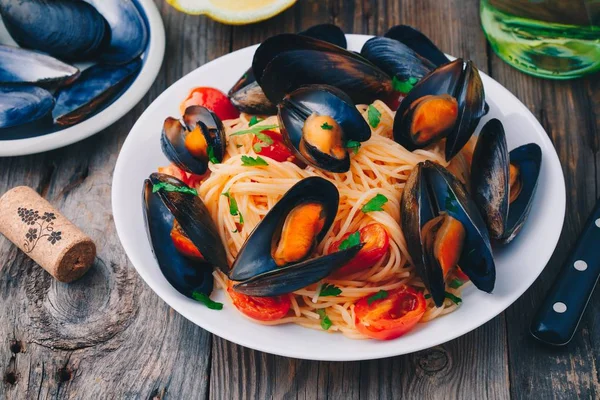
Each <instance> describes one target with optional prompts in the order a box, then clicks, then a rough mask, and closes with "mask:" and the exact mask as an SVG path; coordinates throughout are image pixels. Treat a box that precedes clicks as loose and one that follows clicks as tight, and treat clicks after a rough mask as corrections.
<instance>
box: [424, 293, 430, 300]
mask: <svg viewBox="0 0 600 400" xmlns="http://www.w3.org/2000/svg"><path fill="white" fill-rule="evenodd" d="M423 297H425V298H426V299H430V298H431V295H430V294H429V293H427V294H426V295H425V296H423Z"/></svg>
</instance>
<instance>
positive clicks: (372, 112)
mask: <svg viewBox="0 0 600 400" xmlns="http://www.w3.org/2000/svg"><path fill="white" fill-rule="evenodd" d="M367 119H368V120H369V125H371V128H377V126H379V122H381V112H380V111H379V110H378V109H377V108H376V107H375V106H374V105H373V104H371V105H369V108H368V110H367Z"/></svg>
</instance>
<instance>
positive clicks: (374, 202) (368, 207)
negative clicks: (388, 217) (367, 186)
mask: <svg viewBox="0 0 600 400" xmlns="http://www.w3.org/2000/svg"><path fill="white" fill-rule="evenodd" d="M387 202H388V198H387V197H385V196H384V195H382V194H377V195H376V196H375V197H373V198H372V199H371V200H369V201H368V202H367V204H365V205H364V206H362V208H361V211H362V212H364V213H368V212H371V211H383V205H384V204H385V203H387Z"/></svg>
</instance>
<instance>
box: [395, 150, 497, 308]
mask: <svg viewBox="0 0 600 400" xmlns="http://www.w3.org/2000/svg"><path fill="white" fill-rule="evenodd" d="M401 225H402V231H403V232H404V237H405V239H406V244H407V246H408V251H409V254H410V256H411V258H412V261H413V264H414V265H415V267H416V270H417V273H418V274H419V276H420V277H421V279H422V280H423V283H424V284H425V287H426V288H427V289H428V290H429V292H430V293H431V296H432V298H433V301H434V303H435V304H436V306H438V307H440V306H441V305H442V304H443V302H444V298H445V288H446V283H445V279H446V277H447V276H448V274H449V273H450V272H451V271H452V269H453V268H455V267H456V266H460V269H461V270H462V271H463V272H464V273H465V274H466V275H467V276H468V277H469V279H470V280H471V281H472V282H473V284H475V286H476V287H477V288H479V289H480V290H483V291H485V292H488V293H489V292H491V291H492V290H493V289H494V283H495V279H496V268H495V264H494V259H493V257H492V249H491V245H490V241H489V236H488V232H487V229H486V226H485V222H484V221H483V220H482V218H481V216H480V215H479V212H478V210H477V207H476V205H475V204H474V203H473V200H472V199H471V198H470V197H469V195H468V194H467V191H466V188H465V187H464V186H463V184H462V183H460V182H459V181H458V180H457V179H456V178H455V177H454V176H453V175H452V174H451V173H450V172H449V171H447V170H446V169H445V168H443V167H441V166H439V165H437V164H435V163H432V162H430V161H425V162H423V163H419V164H417V166H416V167H415V168H414V169H413V171H412V173H411V175H410V176H409V178H408V181H407V182H406V186H405V187H404V191H403V194H402V199H401Z"/></svg>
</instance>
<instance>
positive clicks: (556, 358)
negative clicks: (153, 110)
mask: <svg viewBox="0 0 600 400" xmlns="http://www.w3.org/2000/svg"><path fill="white" fill-rule="evenodd" d="M156 3H157V6H158V7H159V8H160V10H161V13H162V16H163V18H164V22H165V26H166V31H167V52H166V56H165V61H164V64H163V67H162V70H161V72H160V74H159V76H158V79H157V80H156V82H155V83H154V86H153V87H152V89H151V90H150V92H149V93H148V95H146V97H145V98H144V100H143V101H142V102H141V103H140V104H138V105H137V106H136V107H135V108H134V109H133V110H132V111H131V112H129V114H127V116H126V117H124V118H123V119H122V120H121V121H119V122H118V123H116V124H114V125H113V126H111V127H109V128H108V129H106V130H105V131H103V132H102V133H100V134H98V135H96V136H94V137H92V138H90V139H88V140H85V141H83V142H81V143H78V144H75V145H72V146H69V147H67V148H64V149H61V150H56V151H53V152H49V153H45V154H40V155H34V156H29V157H19V158H4V159H0V171H1V173H0V193H3V192H4V191H5V190H7V189H9V188H11V187H13V186H16V185H29V186H32V187H33V188H36V189H37V190H38V191H39V192H40V193H42V194H43V195H44V196H45V197H46V198H48V199H49V200H50V201H51V202H53V203H54V204H56V205H57V206H58V207H60V208H61V209H62V210H63V211H64V213H65V214H66V215H67V216H68V217H69V218H71V219H72V220H73V221H74V222H75V223H76V224H77V225H79V226H82V227H83V228H84V230H85V231H87V232H88V233H89V234H90V235H91V236H92V237H93V238H94V240H95V241H96V243H97V245H98V249H99V261H98V263H97V265H96V266H95V268H93V269H92V271H91V273H89V274H88V275H87V276H86V277H84V278H83V279H82V280H81V281H79V282H76V283H74V284H71V285H64V284H60V283H57V282H55V281H53V280H52V279H51V278H50V277H49V276H48V275H47V274H46V273H44V272H43V271H42V270H41V269H40V268H38V267H37V266H35V265H34V263H33V262H32V261H30V260H29V259H28V258H27V257H25V256H24V255H23V254H22V253H21V252H20V251H18V250H17V248H16V247H14V246H13V245H11V244H10V243H9V242H8V241H6V240H4V239H3V238H0V268H1V269H0V379H1V381H0V399H4V398H6V399H20V398H44V399H45V398H50V397H52V398H72V399H80V398H91V399H100V398H144V399H148V398H152V399H154V398H156V399H165V398H172V399H187V398H190V399H191V398H194V399H196V398H198V399H205V398H206V399H208V398H210V399H237V398H240V399H250V398H252V399H253V398H261V399H262V398H276V399H279V398H302V399H304V398H306V399H316V398H319V399H320V398H325V397H328V398H334V399H337V398H343V399H355V398H369V399H375V398H400V397H403V398H416V399H421V398H427V399H437V398H466V399H482V398H498V399H505V398H517V399H528V398H565V399H567V398H594V397H596V396H597V394H598V393H600V383H599V377H598V370H597V364H598V363H599V361H600V360H599V357H600V316H599V311H600V309H599V307H600V306H599V302H598V300H600V293H598V292H596V294H595V296H594V298H593V300H592V301H591V302H590V305H589V306H588V310H587V312H586V314H585V316H584V319H583V321H582V323H581V326H580V329H579V331H578V333H577V334H576V336H575V338H574V339H573V341H572V342H571V344H569V345H568V346H566V347H564V348H547V347H544V346H542V345H540V344H538V343H536V342H535V341H534V340H533V339H532V338H531V337H530V335H529V333H528V326H529V322H530V320H531V318H532V314H533V312H534V310H535V308H536V307H537V306H538V305H539V303H540V302H541V299H542V296H543V294H544V293H545V292H546V290H547V289H548V288H549V286H550V284H551V282H552V280H553V278H554V276H555V274H556V273H557V271H558V269H559V267H560V264H561V262H562V261H563V260H564V259H565V257H566V255H567V254H566V253H567V251H568V249H569V248H570V247H571V246H572V245H573V244H574V241H575V239H576V237H577V234H578V232H579V230H580V229H581V227H582V224H583V222H584V220H585V218H586V216H587V214H588V213H589V212H590V211H591V209H592V207H593V205H594V203H595V200H596V197H598V195H599V194H598V192H599V189H600V176H599V172H600V166H599V162H600V152H599V146H600V143H599V142H600V84H599V80H598V76H596V77H590V78H588V79H582V80H576V81H569V82H552V81H544V80H540V79H536V78H532V77H529V76H526V75H524V74H522V73H520V72H518V71H516V70H514V69H512V68H511V67H509V66H508V65H506V64H504V63H503V62H502V61H501V60H500V59H499V58H498V57H496V56H495V55H494V54H493V52H492V51H491V50H490V47H489V46H488V45H487V44H486V40H485V37H484V35H483V32H482V31H481V28H480V26H479V7H478V6H479V0H396V1H375V0H371V1H358V0H357V1H350V0H347V1H346V0H300V1H298V4H297V5H296V6H294V7H293V8H291V9H290V10H288V11H286V12H285V13H283V14H282V15H279V16H278V17H276V18H273V19H271V20H270V21H267V22H263V23H260V24H256V25H251V26H246V27H230V26H225V25H221V24H219V23H216V22H213V21H211V20H209V19H207V18H205V17H192V16H186V15H184V14H181V13H178V12H176V11H175V10H174V9H172V8H171V7H169V6H168V5H167V4H166V3H164V1H163V0H156ZM323 22H333V23H335V24H338V25H340V26H341V27H342V28H343V29H344V30H345V31H346V32H355V33H369V34H382V33H383V32H385V31H386V30H387V28H389V27H390V26H392V25H395V24H398V23H405V24H411V25H413V26H416V27H417V28H419V29H421V30H422V31H424V32H425V33H426V34H427V35H429V36H430V37H431V38H432V39H433V40H434V41H435V42H436V43H438V44H439V46H440V47H441V48H442V49H443V50H444V51H446V52H448V53H451V54H455V55H461V56H463V57H465V58H470V59H472V60H474V62H475V63H476V65H477V66H478V67H479V68H480V69H482V70H483V71H485V72H487V73H488V74H490V75H491V76H492V77H494V78H495V79H496V80H498V81H499V82H500V83H502V84H503V85H505V86H506V87H507V88H508V89H509V90H510V91H512V92H513V93H514V94H516V95H517V97H518V98H520V99H521V100H522V101H523V102H524V103H525V104H526V105H527V106H528V107H529V109H530V110H531V111H532V112H533V113H534V115H535V116H536V117H537V118H538V119H539V120H540V121H541V123H542V124H543V125H544V127H545V128H546V130H547V132H548V134H549V135H550V137H551V139H552V140H553V142H554V144H555V146H556V148H557V150H558V154H559V156H560V158H561V161H562V165H563V170H564V173H565V178H566V182H567V193H568V198H567V206H568V207H567V208H568V211H567V217H566V221H565V228H564V231H563V235H562V238H561V240H560V243H559V246H558V248H557V249H556V251H555V254H554V257H553V258H552V261H551V262H550V264H549V265H548V267H547V268H546V270H545V271H544V273H543V274H542V276H541V277H540V279H538V280H537V282H536V283H535V284H534V285H533V287H532V288H531V289H530V290H529V291H527V293H526V294H525V295H524V296H523V297H521V298H520V299H519V300H518V301H517V302H516V303H515V304H514V305H513V306H512V307H510V308H509V309H508V310H507V311H506V312H505V313H503V314H502V315H500V316H498V317H497V318H495V319H493V320H492V321H490V322H489V323H487V324H486V325H484V326H482V327H481V328H479V329H477V330H476V331H474V332H471V333H470V334H467V335H465V336H463V337H461V338H459V339H456V340H454V341H452V342H449V343H447V344H444V345H442V346H438V347H435V348H432V349H429V350H425V351H421V352H419V353H416V354H411V355H407V356H402V357H395V358H389V359H384V360H376V361H365V362H353V363H334V362H310V361H301V360H294V359H287V358H283V357H276V356H272V355H268V354H264V353H260V352H256V351H253V350H249V349H246V348H243V347H240V346H237V345H235V344H232V343H229V342H226V341H225V340H222V339H220V338H218V337H214V336H212V335H211V334H209V333H207V332H205V331H203V330H202V329H200V328H199V327H197V326H195V325H193V324H192V323H190V322H188V321H187V320H185V319H184V318H183V317H181V316H179V315H178V314H177V313H175V312H174V311H173V310H171V309H170V308H169V307H168V306H167V305H166V304H165V303H163V301H162V300H161V299H160V298H158V296H156V295H155V294H154V293H153V292H152V291H151V290H150V288H149V287H147V286H146V284H145V283H144V282H143V281H142V280H141V279H140V278H139V277H138V275H137V274H136V272H135V270H134V268H133V267H132V266H131V264H130V263H129V261H128V260H127V257H126V256H125V254H124V251H123V249H122V248H121V245H120V244H119V241H118V239H117V235H116V232H115V228H114V224H113V219H112V213H111V206H110V190H111V180H112V173H113V168H114V165H115V162H116V159H117V155H118V153H119V149H120V147H121V145H122V144H123V141H124V140H125V137H126V136H127V133H128V132H129V129H130V128H131V127H132V125H133V123H134V122H135V120H136V118H137V117H138V116H139V115H140V114H141V113H142V112H143V111H144V109H145V108H146V107H147V106H148V105H149V104H150V102H151V101H152V100H153V99H154V98H156V96H158V95H159V94H160V93H161V92H162V91H163V90H165V89H166V88H167V87H168V86H169V85H171V84H172V83H173V82H175V81H176V80H177V79H179V78H180V77H182V76H183V75H185V74H186V73H188V72H190V71H192V70H193V69H195V68H197V67H198V66H200V65H202V64H204V63H206V62H207V61H210V60H212V59H214V58H217V57H219V56H221V55H223V54H226V53H228V52H230V51H232V50H236V49H239V48H242V47H245V46H248V45H251V44H254V43H258V42H260V41H262V40H264V39H265V38H266V37H268V36H270V35H273V34H276V33H280V32H295V31H299V30H301V29H305V28H307V27H309V26H311V25H313V24H317V23H323ZM248 61H249V62H250V60H248ZM157 129H158V128H157ZM552 217H553V216H551V215H549V216H548V218H552ZM523 268H527V266H526V265H524V266H523ZM232 329H234V328H233V327H232Z"/></svg>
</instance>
